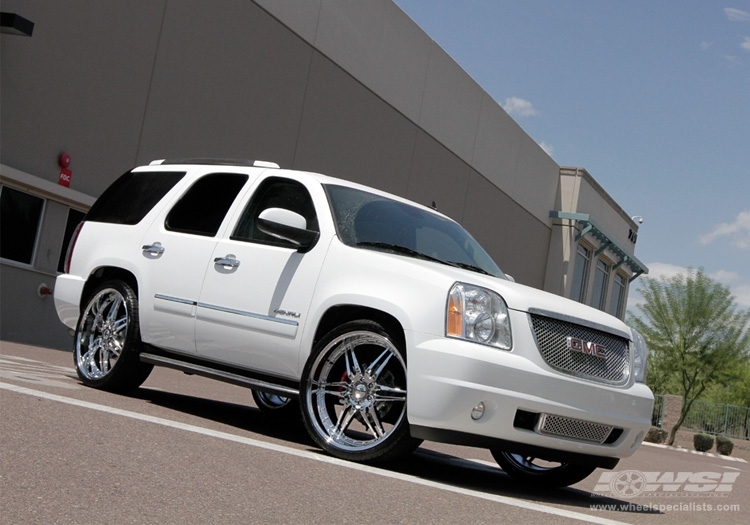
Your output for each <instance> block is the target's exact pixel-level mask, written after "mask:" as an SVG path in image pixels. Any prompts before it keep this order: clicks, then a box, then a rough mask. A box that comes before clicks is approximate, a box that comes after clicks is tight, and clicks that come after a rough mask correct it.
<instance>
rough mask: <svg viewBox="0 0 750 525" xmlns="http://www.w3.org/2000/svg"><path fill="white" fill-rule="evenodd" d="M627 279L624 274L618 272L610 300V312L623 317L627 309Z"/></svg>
mask: <svg viewBox="0 0 750 525" xmlns="http://www.w3.org/2000/svg"><path fill="white" fill-rule="evenodd" d="M626 284H627V281H626V280H625V277H623V276H622V274H619V273H616V274H615V278H614V286H613V287H612V298H611V299H610V300H609V310H608V311H609V313H610V314H612V315H614V316H615V317H619V318H620V319H622V314H623V313H624V310H625V286H626Z"/></svg>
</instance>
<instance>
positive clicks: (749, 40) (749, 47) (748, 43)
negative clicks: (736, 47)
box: [740, 36, 750, 51]
mask: <svg viewBox="0 0 750 525" xmlns="http://www.w3.org/2000/svg"><path fill="white" fill-rule="evenodd" d="M740 47H741V48H742V49H744V50H745V51H750V36H746V37H745V41H744V42H742V43H741V44H740Z"/></svg>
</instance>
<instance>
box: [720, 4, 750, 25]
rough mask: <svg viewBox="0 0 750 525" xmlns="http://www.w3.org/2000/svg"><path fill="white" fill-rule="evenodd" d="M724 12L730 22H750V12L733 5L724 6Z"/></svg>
mask: <svg viewBox="0 0 750 525" xmlns="http://www.w3.org/2000/svg"><path fill="white" fill-rule="evenodd" d="M724 14H725V15H726V17H727V19H728V20H729V21H731V22H750V13H748V12H747V11H743V10H741V9H735V8H734V7H725V8H724Z"/></svg>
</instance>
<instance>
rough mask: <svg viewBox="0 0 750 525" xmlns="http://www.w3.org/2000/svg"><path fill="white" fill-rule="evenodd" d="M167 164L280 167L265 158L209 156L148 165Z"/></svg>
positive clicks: (157, 161)
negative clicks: (212, 157)
mask: <svg viewBox="0 0 750 525" xmlns="http://www.w3.org/2000/svg"><path fill="white" fill-rule="evenodd" d="M167 164H209V165H214V166H254V167H256V168H274V169H280V166H279V165H278V164H276V163H275V162H268V161H265V160H246V159H211V158H194V159H191V158H184V159H160V160H153V161H151V162H150V163H149V166H164V165H167Z"/></svg>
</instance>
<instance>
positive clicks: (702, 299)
mask: <svg viewBox="0 0 750 525" xmlns="http://www.w3.org/2000/svg"><path fill="white" fill-rule="evenodd" d="M639 291H640V293H641V295H642V296H643V299H644V302H643V303H641V304H639V305H638V306H637V309H638V313H637V314H634V315H631V317H630V323H631V325H632V326H633V327H634V328H635V329H636V330H638V331H639V332H640V333H641V334H642V335H643V337H644V339H645V340H646V343H647V344H648V346H649V349H650V351H651V355H650V356H649V369H648V374H649V385H650V386H651V387H652V389H653V390H654V391H655V392H656V393H673V394H679V395H681V396H682V410H681V412H680V416H679V419H678V420H677V423H676V424H675V425H674V426H673V427H672V428H671V429H670V432H669V438H668V441H667V443H668V444H669V445H671V444H673V443H674V439H675V435H676V433H677V430H678V429H679V428H680V426H681V425H682V423H683V422H684V421H685V417H686V416H687V415H688V413H689V412H690V408H691V407H692V405H693V402H694V401H695V400H697V399H699V398H700V397H701V395H702V394H703V393H704V392H705V391H706V389H707V388H709V387H710V386H711V385H714V384H721V383H725V384H726V383H728V382H730V381H733V380H735V379H737V377H738V375H739V374H740V372H741V371H742V370H743V368H744V365H745V364H746V363H747V359H748V352H749V350H750V310H743V309H741V308H739V307H738V306H737V304H736V303H735V299H734V297H733V296H732V294H731V292H730V291H729V288H728V287H726V286H724V285H722V284H721V283H718V282H716V281H714V280H713V279H712V278H711V277H709V276H708V275H706V273H705V272H704V271H703V269H702V268H699V269H698V270H694V269H692V268H691V269H689V270H688V271H687V272H686V273H681V274H678V275H675V276H672V277H661V278H659V279H653V278H644V279H643V280H642V284H641V287H640V289H639Z"/></svg>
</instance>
